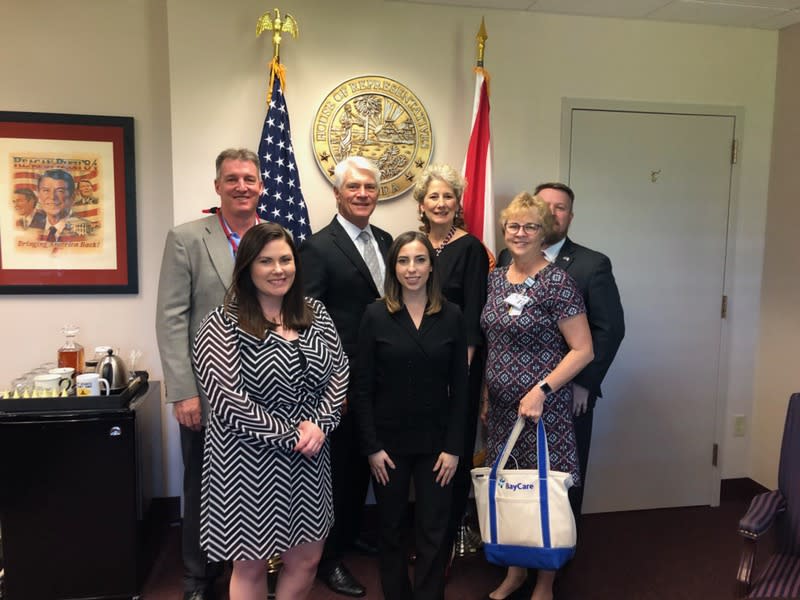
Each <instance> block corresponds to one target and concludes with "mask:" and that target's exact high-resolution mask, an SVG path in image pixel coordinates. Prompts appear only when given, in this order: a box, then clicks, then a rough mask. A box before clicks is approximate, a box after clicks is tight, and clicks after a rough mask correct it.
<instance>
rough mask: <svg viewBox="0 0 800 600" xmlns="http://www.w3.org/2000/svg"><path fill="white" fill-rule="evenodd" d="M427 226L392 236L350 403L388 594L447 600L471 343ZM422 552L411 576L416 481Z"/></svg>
mask: <svg viewBox="0 0 800 600" xmlns="http://www.w3.org/2000/svg"><path fill="white" fill-rule="evenodd" d="M436 268H437V267H436V262H435V257H434V252H433V248H432V247H431V245H430V242H428V239H427V238H426V237H425V235H423V234H422V233H418V232H414V231H409V232H406V233H404V234H402V235H400V236H398V237H397V239H395V241H394V243H393V244H392V246H391V248H390V249H389V256H388V259H387V261H386V282H385V285H384V293H385V295H384V297H383V298H382V299H381V300H379V301H377V302H375V303H374V304H371V305H369V306H368V307H367V310H366V312H365V313H364V318H363V319H362V321H361V328H360V331H359V342H358V343H359V353H358V368H357V369H356V387H355V394H354V397H353V404H352V407H353V411H354V413H355V416H356V422H357V423H358V428H359V437H360V440H361V447H362V450H363V451H364V453H365V454H366V455H367V457H368V459H369V465H370V470H371V471H372V476H373V478H374V481H373V483H374V490H375V497H376V499H377V503H378V515H379V521H380V544H379V567H380V576H381V586H382V588H383V595H384V598H386V600H411V599H413V600H443V598H444V580H445V577H444V572H445V565H446V563H447V556H448V553H447V551H448V549H449V547H448V546H446V545H445V543H444V540H445V535H446V532H447V523H448V517H449V513H450V502H451V499H452V483H451V482H452V478H453V475H454V473H455V471H456V467H457V465H458V463H459V454H460V453H461V450H462V446H463V439H464V418H465V415H466V402H467V397H466V375H467V344H466V339H465V335H464V324H463V320H462V318H461V311H460V310H459V308H458V307H457V306H456V305H455V304H452V303H450V302H448V301H447V300H445V299H444V298H443V297H442V295H441V292H440V290H439V286H438V282H437V280H436V273H437V271H436ZM412 480H413V482H414V492H415V496H416V508H415V511H414V529H415V538H416V540H415V541H416V548H417V560H416V563H415V567H414V585H413V587H412V585H411V582H410V580H409V577H408V566H407V563H406V560H405V554H404V548H403V537H404V536H403V535H402V528H403V524H404V520H405V519H404V516H405V514H406V510H407V507H408V494H409V490H410V485H411V481H412Z"/></svg>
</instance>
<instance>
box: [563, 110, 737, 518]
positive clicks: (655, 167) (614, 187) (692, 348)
mask: <svg viewBox="0 0 800 600" xmlns="http://www.w3.org/2000/svg"><path fill="white" fill-rule="evenodd" d="M571 123H572V125H571V132H570V150H569V178H568V179H569V184H570V186H571V187H572V188H573V190H574V191H575V194H576V200H575V206H574V212H575V218H574V221H573V223H572V227H571V229H570V237H571V238H572V239H573V240H574V241H576V242H577V243H580V244H584V245H586V246H589V247H590V248H594V249H596V250H599V251H601V252H603V253H605V254H607V255H608V256H609V257H610V258H611V261H612V264H613V267H614V274H615V276H616V279H617V284H618V285H619V289H620V294H621V296H622V304H623V307H624V309H625V322H626V335H625V340H624V341H623V343H622V347H621V348H620V351H619V353H618V355H617V357H616V360H615V361H614V363H613V365H612V366H611V370H610V371H609V374H608V376H607V378H606V380H605V382H604V384H603V396H604V397H603V398H602V399H600V400H599V401H598V404H597V409H596V410H595V413H594V414H595V417H594V432H593V436H592V448H591V454H590V462H589V473H588V481H587V489H586V496H585V504H584V510H585V512H606V511H615V510H636V509H646V508H659V507H671V506H689V505H707V504H713V503H715V498H716V496H715V491H714V490H715V486H716V489H717V490H718V487H719V472H718V471H717V470H716V468H715V467H713V466H712V449H713V444H714V441H715V438H714V432H715V423H716V412H715V411H716V406H717V398H718V370H719V364H720V351H721V350H720V345H721V328H722V320H721V315H720V307H721V299H722V295H723V285H724V272H725V252H726V236H727V229H728V208H729V199H730V186H731V173H732V165H731V143H732V140H733V138H734V127H735V116H733V115H718V116H715V115H703V114H670V113H651V112H633V111H619V110H583V109H581V110H578V109H573V110H572V111H571Z"/></svg>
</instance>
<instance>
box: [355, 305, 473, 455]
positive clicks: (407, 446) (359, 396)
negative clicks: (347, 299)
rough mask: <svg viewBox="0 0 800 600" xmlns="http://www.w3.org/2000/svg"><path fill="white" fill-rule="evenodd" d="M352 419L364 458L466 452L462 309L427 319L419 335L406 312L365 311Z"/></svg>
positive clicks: (446, 308) (382, 307) (447, 307)
mask: <svg viewBox="0 0 800 600" xmlns="http://www.w3.org/2000/svg"><path fill="white" fill-rule="evenodd" d="M358 340H359V341H358V344H359V350H360V353H359V359H358V368H357V369H356V371H357V372H356V381H355V390H354V395H353V411H354V412H355V414H356V419H357V422H358V429H359V436H360V440H361V450H362V451H363V452H364V454H367V455H369V454H373V453H374V452H377V451H378V450H386V452H388V453H389V455H390V456H391V455H392V453H393V452H394V453H397V454H413V453H426V454H430V453H439V452H447V453H449V454H454V455H456V456H460V455H461V454H462V452H463V450H464V428H465V427H466V423H465V418H466V414H467V340H466V335H465V330H464V320H463V318H462V316H461V310H460V309H459V308H458V306H457V305H455V304H453V303H451V302H447V301H445V304H444V306H443V307H442V310H441V311H439V312H438V313H436V314H433V315H430V316H427V315H426V316H424V317H423V318H422V322H421V323H420V327H419V330H417V328H416V327H414V323H413V321H412V320H411V317H410V316H409V314H408V311H406V309H405V308H403V309H402V310H400V311H398V312H396V313H394V314H389V311H388V310H386V305H385V304H384V303H383V302H375V303H374V304H371V305H370V306H368V307H367V311H366V312H365V313H364V318H363V320H362V321H361V330H360V332H359V338H358Z"/></svg>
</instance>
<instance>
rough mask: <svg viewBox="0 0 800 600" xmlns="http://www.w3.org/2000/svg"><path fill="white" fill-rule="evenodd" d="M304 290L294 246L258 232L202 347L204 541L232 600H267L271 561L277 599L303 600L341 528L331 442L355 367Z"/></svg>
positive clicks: (248, 240) (244, 245) (197, 350)
mask: <svg viewBox="0 0 800 600" xmlns="http://www.w3.org/2000/svg"><path fill="white" fill-rule="evenodd" d="M301 282H302V273H301V265H300V264H299V262H298V257H297V252H296V249H295V247H294V244H293V243H292V239H291V236H290V235H289V234H288V233H287V232H286V231H285V230H284V229H283V228H282V227H280V226H279V225H276V224H273V223H261V224H259V225H256V226H254V227H252V228H251V229H250V230H249V231H248V232H247V233H246V234H245V236H244V237H243V238H242V241H241V244H240V246H239V249H238V252H237V255H236V263H235V266H234V271H233V279H232V284H231V287H230V289H229V291H228V294H227V295H226V298H225V304H224V305H222V306H220V307H218V308H216V309H215V310H213V311H212V312H211V313H210V314H209V315H208V317H207V318H206V320H205V322H204V323H203V325H202V326H201V328H200V331H199V332H198V334H197V338H196V339H195V343H194V352H193V364H194V369H195V374H196V377H197V380H198V383H199V387H200V392H201V394H204V395H205V396H206V397H207V398H208V400H209V403H210V406H211V415H210V417H209V421H208V431H207V433H206V442H205V450H204V459H203V460H204V463H203V491H202V511H201V523H200V542H201V545H202V547H203V549H204V550H206V551H207V552H208V558H209V560H211V561H220V560H233V575H232V576H231V583H230V598H231V599H232V600H238V599H250V598H253V599H258V600H262V599H263V598H266V597H267V590H266V559H267V558H270V557H271V556H273V555H275V554H280V555H281V557H282V560H283V569H282V570H281V573H280V576H279V579H278V583H277V594H278V598H305V597H307V595H308V592H309V590H310V589H311V586H312V584H313V581H314V575H315V571H316V566H317V563H318V562H319V558H320V555H321V553H322V547H323V544H324V540H325V538H326V536H327V535H328V531H329V530H330V528H331V525H332V524H333V506H332V497H331V473H330V454H329V444H328V442H327V437H328V436H329V435H330V433H331V432H332V431H333V430H334V429H335V428H336V426H337V425H338V423H339V417H340V408H341V406H342V403H343V400H344V396H345V392H346V389H347V381H348V364H347V357H346V356H345V354H344V352H343V351H342V347H341V343H340V341H339V337H338V335H337V333H336V329H335V328H334V325H333V322H332V320H331V318H330V317H329V316H328V313H327V311H326V310H325V308H324V306H323V305H322V304H321V303H320V302H318V301H316V300H312V299H308V298H304V297H303V291H302V284H301Z"/></svg>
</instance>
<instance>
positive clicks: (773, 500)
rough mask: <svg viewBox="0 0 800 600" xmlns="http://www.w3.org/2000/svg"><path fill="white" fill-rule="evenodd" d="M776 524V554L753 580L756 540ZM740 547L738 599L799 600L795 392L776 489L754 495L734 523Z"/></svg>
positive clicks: (799, 458)
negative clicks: (773, 599) (748, 506)
mask: <svg viewBox="0 0 800 600" xmlns="http://www.w3.org/2000/svg"><path fill="white" fill-rule="evenodd" d="M773 523H774V524H775V541H776V545H775V552H774V553H773V554H772V555H770V556H769V558H768V559H767V561H766V564H765V565H764V567H763V569H761V571H760V573H759V574H758V575H757V576H756V577H755V578H753V580H752V581H751V578H752V577H753V564H754V562H755V557H756V547H757V542H758V540H759V539H760V538H761V537H762V536H763V535H764V533H766V531H767V530H768V529H769V528H770V526H771V525H772V524H773ZM739 534H740V535H742V536H743V537H744V548H743V550H742V557H741V560H740V562H739V572H738V573H737V576H736V579H737V588H738V590H737V591H738V597H739V598H800V393H797V394H792V397H791V398H790V399H789V408H788V409H787V411H786V425H785V426H784V430H783V442H782V444H781V459H780V466H779V468H778V489H777V490H773V491H771V492H765V493H763V494H759V495H757V496H756V497H755V498H753V500H752V502H751V503H750V508H748V509H747V513H746V514H745V515H744V517H742V520H741V521H739Z"/></svg>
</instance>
